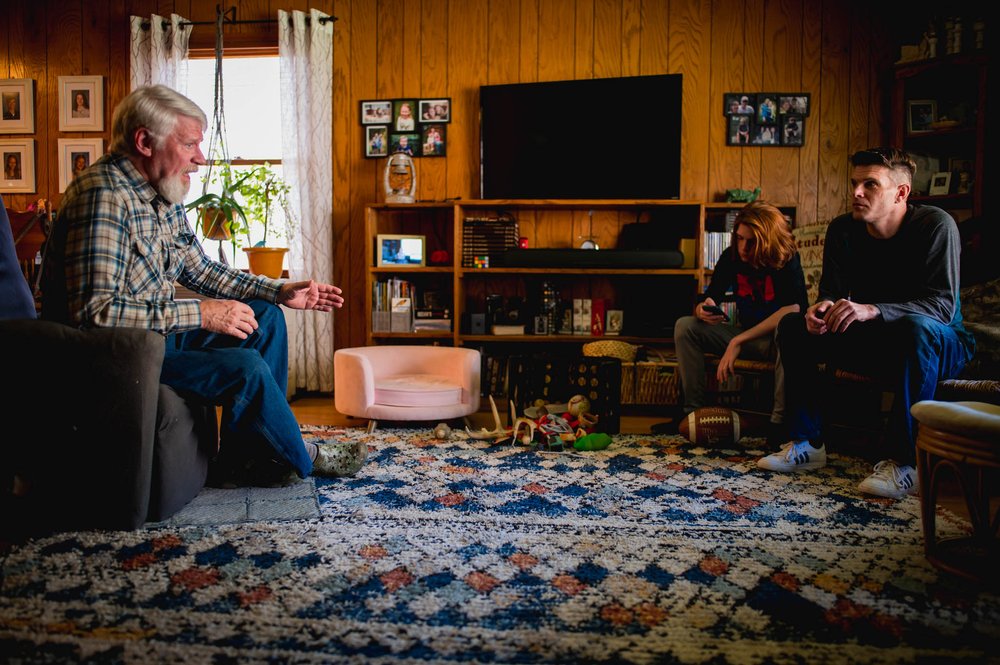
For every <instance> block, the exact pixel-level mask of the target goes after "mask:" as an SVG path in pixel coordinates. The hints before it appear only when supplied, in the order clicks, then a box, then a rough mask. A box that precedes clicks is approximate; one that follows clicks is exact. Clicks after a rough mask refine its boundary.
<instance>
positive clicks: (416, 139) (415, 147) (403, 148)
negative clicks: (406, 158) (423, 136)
mask: <svg viewBox="0 0 1000 665" xmlns="http://www.w3.org/2000/svg"><path fill="white" fill-rule="evenodd" d="M389 152H390V153H393V154H395V153H397V152H405V153H406V154H407V155H410V156H411V157H419V156H420V134H415V133H414V134H389Z"/></svg>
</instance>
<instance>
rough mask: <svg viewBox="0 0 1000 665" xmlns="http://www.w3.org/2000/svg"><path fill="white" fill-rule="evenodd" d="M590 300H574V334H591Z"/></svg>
mask: <svg viewBox="0 0 1000 665" xmlns="http://www.w3.org/2000/svg"><path fill="white" fill-rule="evenodd" d="M590 317H591V301H590V298H573V334H574V335H589V334H590Z"/></svg>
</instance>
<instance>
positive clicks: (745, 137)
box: [726, 115, 754, 145]
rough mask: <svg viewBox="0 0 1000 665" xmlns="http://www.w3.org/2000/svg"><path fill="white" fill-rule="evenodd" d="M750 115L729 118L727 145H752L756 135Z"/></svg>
mask: <svg viewBox="0 0 1000 665" xmlns="http://www.w3.org/2000/svg"><path fill="white" fill-rule="evenodd" d="M751 117H752V116H749V115H732V116H729V129H728V131H727V132H726V145H750V139H751V138H752V137H753V133H754V123H753V120H752V119H751Z"/></svg>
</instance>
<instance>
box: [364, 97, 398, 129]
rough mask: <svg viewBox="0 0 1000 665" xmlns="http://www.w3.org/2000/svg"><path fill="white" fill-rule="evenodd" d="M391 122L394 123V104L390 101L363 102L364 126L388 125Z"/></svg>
mask: <svg viewBox="0 0 1000 665" xmlns="http://www.w3.org/2000/svg"><path fill="white" fill-rule="evenodd" d="M390 122H392V102H391V101H390V100H388V99H385V100H370V101H362V102H361V124H362V125H388V124H389V123H390Z"/></svg>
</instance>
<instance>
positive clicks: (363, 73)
mask: <svg viewBox="0 0 1000 665" xmlns="http://www.w3.org/2000/svg"><path fill="white" fill-rule="evenodd" d="M878 4H879V3H871V2H870V1H867V0H850V1H838V0H823V1H822V2H819V1H813V0H714V1H712V2H702V1H699V0H315V1H313V2H308V1H307V0H236V1H233V0H230V1H229V2H227V3H224V6H225V7H230V6H233V5H235V6H237V18H238V19H241V20H250V19H262V18H273V17H274V16H275V14H276V11H277V9H278V8H283V9H308V8H311V7H315V8H316V9H319V10H320V11H324V12H327V13H330V14H333V15H335V16H337V17H338V21H337V22H336V24H335V27H334V56H333V58H334V63H333V64H334V77H333V91H332V95H331V103H332V104H333V107H334V121H333V122H334V132H333V145H332V146H330V149H331V150H332V154H333V163H334V169H333V173H334V177H333V182H332V183H331V187H332V188H333V196H334V217H333V220H332V222H331V223H332V224H333V226H334V238H335V242H336V247H335V257H336V266H335V270H334V274H333V275H332V279H333V280H334V281H335V282H336V283H338V284H340V285H341V286H343V287H344V288H345V289H346V294H347V297H348V304H347V306H346V307H345V308H344V309H343V310H341V311H340V312H338V313H337V314H336V325H335V330H336V339H337V345H338V346H354V345H360V344H363V343H364V321H363V320H362V312H363V305H362V302H363V301H362V300H361V299H362V298H364V297H366V295H367V294H365V293H364V292H363V285H364V269H365V265H366V257H364V256H363V253H364V252H363V247H364V239H363V237H362V232H363V228H364V206H365V204H367V203H369V202H377V201H380V200H381V198H382V195H381V175H382V167H383V164H384V160H366V159H364V158H363V154H364V152H363V140H362V127H361V126H360V124H359V122H358V112H359V111H358V101H359V100H362V99H382V98H392V97H404V96H405V97H437V96H447V97H451V98H452V124H451V125H450V126H449V127H448V156H447V157H445V158H439V159H419V160H417V169H418V183H419V191H418V197H419V198H420V199H430V200H440V199H445V198H455V197H461V198H476V197H477V196H478V190H479V182H478V154H477V145H478V130H479V128H478V122H477V109H478V87H479V86H480V85H483V84H496V83H512V82H527V81H547V80H557V79H577V78H593V77H610V76H630V75H639V74H659V73H676V72H679V73H681V74H683V75H684V124H683V130H682V151H683V154H682V163H683V174H682V198H684V199H690V200H704V201H714V200H719V199H720V197H722V195H723V192H724V190H726V189H729V188H734V187H740V188H745V189H753V188H754V187H757V186H759V187H761V188H762V190H763V196H764V197H765V198H767V199H768V200H772V201H775V202H780V203H785V204H792V205H797V206H798V215H799V218H798V223H799V224H813V223H817V222H826V221H828V220H829V219H830V218H832V217H833V216H834V215H836V214H838V213H840V212H842V211H844V210H845V209H846V202H847V196H848V187H847V185H848V182H847V179H848V176H847V174H848V168H847V157H848V155H849V154H850V153H851V152H853V151H854V150H857V149H860V148H863V147H865V146H868V145H872V144H876V143H880V142H882V141H883V139H884V137H886V136H887V131H886V127H885V126H884V122H885V113H884V108H885V107H886V105H887V103H886V102H887V99H888V92H889V91H888V89H887V88H886V86H885V81H886V80H888V79H886V74H887V73H888V72H889V69H890V65H891V63H892V61H893V59H894V58H895V57H896V56H897V55H898V50H897V47H896V46H895V44H894V41H893V40H892V39H890V38H888V37H887V35H886V34H884V33H883V32H881V31H882V30H884V28H882V27H880V26H885V25H888V24H890V23H891V22H890V21H886V20H882V19H881V17H880V15H879V12H880V11H885V12H888V11H889V10H888V8H884V9H882V10H880V9H879V7H878V6H876V5H878ZM215 5H216V2H215V0H213V1H211V2H208V1H199V0H173V1H171V0H156V1H154V0H5V2H3V3H2V6H0V77H10V78H32V79H34V80H35V81H36V94H35V110H36V131H35V134H34V138H35V139H36V141H37V146H38V148H37V150H38V154H37V159H36V173H37V180H38V192H37V193H36V194H30V195H29V194H26V195H11V196H9V199H8V204H9V205H11V206H12V207H16V208H23V207H24V206H26V205H27V204H28V203H29V202H30V201H31V200H33V199H35V198H38V197H46V198H50V199H52V200H53V201H54V202H56V205H58V199H59V195H58V163H57V161H56V139H57V138H60V137H62V138H73V137H78V136H87V137H94V136H95V135H94V134H90V133H88V134H79V133H75V134H70V133H65V132H59V131H58V109H57V81H58V77H59V76H60V75H102V76H104V77H105V95H106V98H105V115H106V117H105V126H109V125H110V118H111V112H112V109H113V108H114V106H115V104H116V103H117V102H118V101H119V100H120V99H121V98H122V97H123V96H124V94H126V92H127V87H128V43H129V39H128V17H129V16H130V15H138V16H148V15H150V14H151V13H153V12H156V13H158V14H160V15H169V14H170V13H171V12H175V13H177V14H180V15H182V16H184V17H186V18H189V19H191V20H193V21H211V20H213V19H214V14H215ZM226 35H227V36H226V44H227V45H236V44H247V43H250V44H252V43H258V42H266V43H272V44H274V43H276V32H275V30H274V28H273V26H262V25H245V26H238V27H233V28H231V29H230V30H228V31H227V33H226ZM212 42H213V28H212V27H211V26H196V27H195V29H194V33H193V36H192V43H193V44H195V45H206V46H210V45H211V44H212ZM799 90H801V91H805V92H808V93H810V94H811V95H812V109H811V114H810V116H809V118H808V121H807V123H806V132H805V145H804V146H803V147H802V148H780V147H768V148H756V147H750V148H738V147H729V146H726V140H725V132H726V122H725V118H724V117H723V115H722V98H723V95H724V93H726V92H734V91H751V92H759V91H799ZM209 111H210V109H209ZM577 111H578V112H581V113H590V114H592V115H593V116H594V120H595V130H596V128H597V126H598V124H600V131H601V132H603V133H605V134H609V135H611V136H615V135H616V134H618V135H621V136H625V135H627V136H629V137H632V138H631V139H630V140H635V141H637V149H639V150H641V149H644V147H648V149H654V148H655V144H656V141H655V121H656V109H648V110H647V114H640V115H638V116H637V115H636V114H635V113H630V114H629V115H628V116H627V117H626V116H622V117H620V118H616V117H615V116H614V112H613V110H611V111H608V110H605V109H598V108H594V109H577ZM109 136H110V135H109V132H105V133H104V139H105V145H106V144H107V141H108V139H109Z"/></svg>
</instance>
